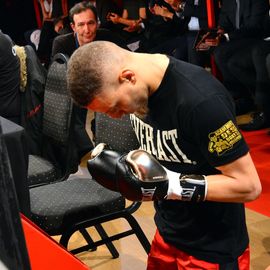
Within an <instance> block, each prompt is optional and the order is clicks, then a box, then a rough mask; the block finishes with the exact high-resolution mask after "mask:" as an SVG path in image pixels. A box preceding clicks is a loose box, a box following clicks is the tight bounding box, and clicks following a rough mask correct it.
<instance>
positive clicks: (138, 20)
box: [108, 0, 146, 47]
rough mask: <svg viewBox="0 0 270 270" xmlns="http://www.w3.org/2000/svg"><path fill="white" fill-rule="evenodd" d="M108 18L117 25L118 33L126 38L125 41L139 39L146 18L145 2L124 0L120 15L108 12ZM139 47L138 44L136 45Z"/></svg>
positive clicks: (129, 41) (141, 0) (130, 41)
mask: <svg viewBox="0 0 270 270" xmlns="http://www.w3.org/2000/svg"><path fill="white" fill-rule="evenodd" d="M108 20H109V21H112V22H113V23H114V24H116V25H118V26H119V31H118V33H119V34H120V35H121V36H122V37H123V38H125V39H126V40H127V43H128V44H129V43H132V42H135V41H139V40H140V39H141V38H142V35H141V32H142V31H143V30H144V27H145V26H144V24H143V22H144V21H145V20H146V4H145V1H144V0H124V1H123V12H122V16H119V15H118V14H117V13H113V12H110V13H109V14H108ZM138 47H139V45H138Z"/></svg>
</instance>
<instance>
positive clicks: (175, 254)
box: [67, 41, 261, 270]
mask: <svg viewBox="0 0 270 270" xmlns="http://www.w3.org/2000/svg"><path fill="white" fill-rule="evenodd" d="M96 52H99V53H96ZM67 83H68V89H69V90H70V91H71V94H72V97H73V99H74V101H75V102H76V103H77V104H78V105H80V106H82V107H84V108H88V109H89V110H93V111H96V112H101V113H105V114H107V115H109V116H110V117H113V118H120V117H121V116H123V115H125V114H130V120H131V123H132V126H133V128H134V131H135V133H136V135H137V138H138V141H139V142H140V150H135V152H134V151H131V152H130V153H128V154H127V155H126V154H124V155H123V156H120V157H118V155H116V156H117V158H115V161H114V162H115V165H113V166H115V168H113V167H112V166H108V160H109V159H110V158H111V160H112V159H113V157H112V156H110V157H108V158H106V152H104V155H102V154H101V155H100V154H98V152H100V151H98V149H97V148H95V149H94V150H93V163H92V164H94V163H95V161H96V164H97V166H99V165H100V166H99V168H102V169H101V171H102V173H101V175H102V176H104V175H106V173H108V171H110V172H111V171H114V172H116V173H115V174H114V173H112V174H113V176H112V177H111V178H109V180H108V181H107V183H106V181H105V180H104V177H98V176H97V177H95V180H96V181H99V182H100V183H101V184H103V185H104V186H105V187H107V188H109V187H111V188H113V187H114V186H116V187H117V188H116V189H115V191H119V192H121V194H122V195H123V196H125V197H126V198H128V199H132V200H136V201H137V200H138V201H141V200H142V201H143V200H153V201H154V205H155V210H156V213H155V223H156V225H157V232H156V235H155V237H154V240H153V242H152V246H151V251H150V253H149V257H148V265H147V270H164V269H183V270H188V269H200V270H209V269H213V270H221V269H226V270H235V269H241V270H249V269H250V267H249V266H250V255H249V253H250V250H249V237H248V231H247V227H246V221H245V208H244V204H243V203H244V202H247V201H252V200H255V199H256V198H257V197H258V196H259V195H260V193H261V183H260V179H259V176H258V174H257V171H256V168H255V166H254V163H253V161H252V159H251V156H250V153H249V148H248V145H247V144H246V142H245V140H244V138H243V136H242V135H241V133H240V131H239V129H238V128H237V124H236V119H235V114H234V106H233V101H232V98H231V96H230V95H229V93H228V91H227V90H226V89H225V88H224V86H223V85H222V84H221V83H220V82H219V81H218V80H217V79H215V78H214V77H213V76H212V75H211V74H210V73H209V72H207V71H206V70H205V69H203V68H201V67H198V66H195V65H192V64H189V63H186V62H184V61H179V60H177V59H175V58H173V57H168V56H166V55H162V54H146V53H134V52H130V51H127V50H124V49H122V48H120V47H119V46H117V45H115V44H113V43H111V42H106V41H96V42H92V43H90V44H87V45H85V46H82V47H80V48H79V49H78V50H77V51H76V52H75V53H74V54H73V55H72V56H71V58H70V60H69V63H68V72H67ZM209 119H211V121H209ZM97 147H98V146H97ZM94 153H96V154H94ZM133 153H135V154H134V155H133ZM107 155H110V153H108V154H107ZM103 157H104V158H103ZM136 157H137V158H136ZM140 157H141V158H140ZM89 162H90V161H89ZM109 163H110V161H109ZM111 163H113V162H111ZM151 164H152V165H153V166H151ZM89 166H91V163H90V164H89ZM93 166H94V165H93ZM108 167H109V168H108ZM92 169H93V170H95V166H94V167H92ZM107 184H108V185H107Z"/></svg>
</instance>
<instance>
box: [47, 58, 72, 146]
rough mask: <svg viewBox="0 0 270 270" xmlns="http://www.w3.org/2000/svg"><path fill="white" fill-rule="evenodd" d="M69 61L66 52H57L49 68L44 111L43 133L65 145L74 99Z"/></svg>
mask: <svg viewBox="0 0 270 270" xmlns="http://www.w3.org/2000/svg"><path fill="white" fill-rule="evenodd" d="M67 61H68V57H67V56H65V55H64V54H60V53H59V54H56V55H55V57H54V58H53V60H52V63H51V65H50V67H49V69H48V74H47V79H46V84H45V93H44V113H43V134H44V135H46V136H47V137H49V138H51V139H53V140H54V141H55V142H57V143H59V144H62V145H65V144H67V142H68V139H69V129H70V122H71V115H72V100H71V96H70V93H69V92H68V90H67V80H66V72H67Z"/></svg>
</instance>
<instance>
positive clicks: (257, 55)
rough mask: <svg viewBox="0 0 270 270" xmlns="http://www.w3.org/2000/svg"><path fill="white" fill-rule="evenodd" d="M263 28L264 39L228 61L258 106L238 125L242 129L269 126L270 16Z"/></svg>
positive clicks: (256, 128)
mask: <svg viewBox="0 0 270 270" xmlns="http://www.w3.org/2000/svg"><path fill="white" fill-rule="evenodd" d="M265 30H266V32H265V38H264V39H261V40H258V41H257V42H256V43H255V44H254V46H253V47H252V48H251V50H250V51H247V50H243V51H241V52H239V55H238V56H239V57H238V58H234V59H232V60H231V61H230V62H229V63H228V65H229V66H230V69H231V71H232V73H233V74H235V75H236V77H237V78H238V79H239V80H240V81H241V82H242V84H244V85H245V86H246V87H247V88H249V89H252V92H253V93H254V99H255V103H256V105H257V107H258V108H257V109H258V111H257V112H255V113H254V114H253V115H252V116H253V117H252V119H251V120H250V122H248V123H245V124H241V125H239V126H240V128H241V129H243V130H258V129H262V128H265V127H270V77H269V75H268V72H267V65H266V58H267V55H268V54H269V53H270V17H269V18H268V20H267V21H266V24H265Z"/></svg>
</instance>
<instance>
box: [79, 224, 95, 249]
mask: <svg viewBox="0 0 270 270" xmlns="http://www.w3.org/2000/svg"><path fill="white" fill-rule="evenodd" d="M79 231H80V233H81V234H82V236H83V237H84V239H85V241H86V242H87V244H89V245H93V244H94V241H93V239H92V238H91V236H90V234H89V233H88V232H87V231H86V229H80V230H79ZM95 250H97V247H93V248H91V251H95Z"/></svg>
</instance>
